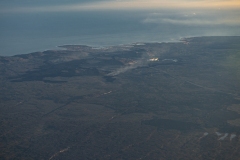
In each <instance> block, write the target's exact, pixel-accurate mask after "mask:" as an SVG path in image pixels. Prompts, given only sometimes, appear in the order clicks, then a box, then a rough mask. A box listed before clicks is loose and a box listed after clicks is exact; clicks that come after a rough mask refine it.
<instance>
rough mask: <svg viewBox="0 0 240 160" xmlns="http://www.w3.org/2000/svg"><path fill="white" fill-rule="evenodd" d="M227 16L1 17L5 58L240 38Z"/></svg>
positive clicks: (115, 13)
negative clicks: (71, 47) (69, 48)
mask: <svg viewBox="0 0 240 160" xmlns="http://www.w3.org/2000/svg"><path fill="white" fill-rule="evenodd" d="M227 14H229V16H226V15H225V14H224V13H222V12H221V14H220V13H218V12H210V11H209V12H208V13H206V12H204V11H192V10H191V11H173V10H172V11H169V10H163V11H162V10H154V11H153V10H151V11H150V10H144V11H81V12H47V13H44V12H40V13H38V12H32V13H27V12H26V13H24V12H23V13H1V15H0V56H12V55H18V54H27V53H31V52H38V51H45V50H49V49H54V50H56V49H60V48H58V46H61V45H66V44H77V45H89V46H93V47H106V46H112V45H122V44H131V43H135V42H175V41H179V40H180V39H182V38H186V37H196V36H238V35H240V29H239V28H240V24H239V23H232V21H230V22H229V23H228V22H224V18H225V19H229V17H230V18H232V17H233V15H235V16H237V15H236V14H234V13H232V12H231V13H229V12H227ZM222 15H225V17H224V16H222Z"/></svg>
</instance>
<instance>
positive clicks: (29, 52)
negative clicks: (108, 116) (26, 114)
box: [0, 36, 240, 57]
mask: <svg viewBox="0 0 240 160" xmlns="http://www.w3.org/2000/svg"><path fill="white" fill-rule="evenodd" d="M210 37H212V38H228V37H229V38H230V37H240V36H193V37H183V38H179V39H178V40H176V39H175V40H172V41H171V40H166V41H146V42H131V43H125V44H122V43H120V44H115V45H114V44H113V45H110V44H109V45H93V44H90V43H89V44H84V43H83V44H80V43H79V44H77V43H75V44H68V43H66V44H62V45H55V46H54V47H49V48H47V49H46V48H45V49H36V50H35V51H28V52H26V53H20V54H13V55H0V57H13V56H19V55H27V54H32V53H36V52H46V51H60V50H68V49H67V48H66V46H84V47H89V48H91V49H108V48H111V47H129V46H135V45H136V46H137V45H146V44H153V43H186V41H189V40H193V39H198V38H210Z"/></svg>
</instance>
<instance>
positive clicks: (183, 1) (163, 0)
mask: <svg viewBox="0 0 240 160" xmlns="http://www.w3.org/2000/svg"><path fill="white" fill-rule="evenodd" d="M217 8H223V9H240V1H239V0H178V1H177V0H168V1H167V0H148V1H144V0H128V1H127V0H111V1H99V2H95V1H94V2H85V3H83V2H81V3H75V4H64V5H54V4H51V5H48V4H46V5H44V4H42V5H41V6H35V7H34V6H31V7H16V6H15V7H13V8H11V7H7V8H2V9H1V12H64V11H65V12H66V11H89V10H148V9H217Z"/></svg>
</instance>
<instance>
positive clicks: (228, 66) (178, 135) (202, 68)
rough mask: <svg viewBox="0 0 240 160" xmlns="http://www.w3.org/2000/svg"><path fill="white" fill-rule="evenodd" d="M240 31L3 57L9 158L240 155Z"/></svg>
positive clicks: (3, 124) (0, 94)
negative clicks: (154, 41)
mask: <svg viewBox="0 0 240 160" xmlns="http://www.w3.org/2000/svg"><path fill="white" fill-rule="evenodd" d="M239 44H240V37H195V38H187V39H183V40H182V41H180V42H175V43H145V44H137V43H136V44H133V45H122V46H112V47H108V48H98V49H97V48H92V47H88V46H82V45H67V46H62V47H63V48H65V50H49V51H44V52H36V53H30V54H24V55H16V56H11V57H0V159H6V160H7V159H14V160H15V159H16V160H18V159H19V160H20V159H24V160H31V159H39V160H42V159H44V160H45V159H49V160H57V159H58V160H66V159H71V160H73V159H81V160H85V159H99V160H101V159H104V160H105V159H106V160H108V159H109V160H110V159H112V160H116V159H119V160H120V159H123V160H126V159H136V160H137V159H138V160H140V159H152V160H154V159H159V160H193V159H194V160H212V159H216V160H230V159H231V160H238V159H239V157H240V63H239V62H240V45H239Z"/></svg>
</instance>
